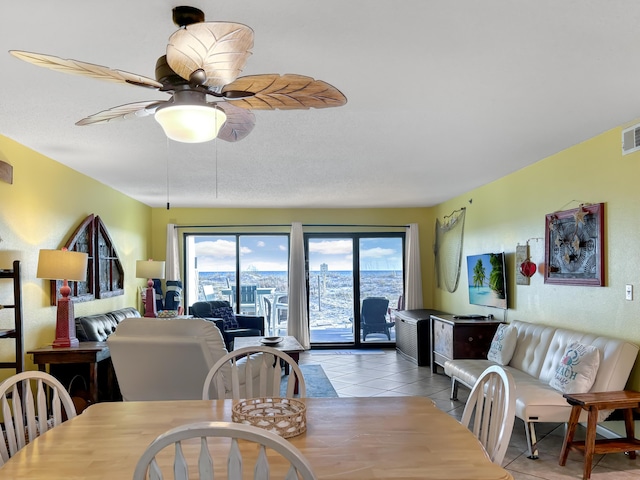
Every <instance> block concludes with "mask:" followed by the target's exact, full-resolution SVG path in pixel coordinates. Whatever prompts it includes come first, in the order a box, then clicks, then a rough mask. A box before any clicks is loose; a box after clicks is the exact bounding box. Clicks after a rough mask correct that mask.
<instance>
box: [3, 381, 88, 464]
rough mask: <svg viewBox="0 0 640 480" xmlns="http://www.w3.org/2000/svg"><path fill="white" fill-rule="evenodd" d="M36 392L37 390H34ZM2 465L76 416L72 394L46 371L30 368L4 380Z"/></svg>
mask: <svg viewBox="0 0 640 480" xmlns="http://www.w3.org/2000/svg"><path fill="white" fill-rule="evenodd" d="M34 392H35V394H34ZM0 411H1V412H2V418H3V419H4V423H3V425H4V426H3V427H1V428H0V432H1V433H2V434H3V435H2V436H3V437H4V438H0V466H2V465H4V464H5V462H6V461H7V460H9V458H11V457H12V456H13V455H15V453H16V452H17V451H18V450H20V449H21V448H22V447H24V446H25V445H26V444H27V443H29V442H30V441H31V440H33V439H34V438H36V437H37V436H39V435H42V434H43V433H44V432H46V431H47V430H49V429H51V428H53V427H55V426H56V425H59V424H61V423H62V422H63V421H64V419H65V417H63V411H64V413H65V414H66V418H67V419H70V418H73V417H75V416H76V409H75V407H74V405H73V401H72V400H71V395H69V393H68V392H67V391H66V390H65V388H64V386H63V385H62V384H61V383H60V382H59V381H58V380H57V379H56V378H54V377H53V376H51V375H49V374H48V373H46V372H40V371H36V370H30V371H26V372H22V373H18V374H16V375H12V376H11V377H9V378H7V379H6V380H4V381H3V382H2V383H0Z"/></svg>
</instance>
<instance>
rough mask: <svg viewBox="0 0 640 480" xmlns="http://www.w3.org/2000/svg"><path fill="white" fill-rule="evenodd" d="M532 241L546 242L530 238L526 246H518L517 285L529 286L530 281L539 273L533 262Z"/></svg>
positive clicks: (539, 238) (538, 238)
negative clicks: (530, 249)
mask: <svg viewBox="0 0 640 480" xmlns="http://www.w3.org/2000/svg"><path fill="white" fill-rule="evenodd" d="M531 240H535V241H536V242H537V241H538V240H544V239H543V238H542V237H536V238H530V239H529V240H527V243H526V244H525V245H520V244H518V245H517V246H516V285H529V283H530V281H529V279H530V278H531V277H533V275H534V274H535V273H536V271H537V269H538V268H537V266H536V263H535V262H534V261H533V260H531V253H530V252H529V242H530V241H531Z"/></svg>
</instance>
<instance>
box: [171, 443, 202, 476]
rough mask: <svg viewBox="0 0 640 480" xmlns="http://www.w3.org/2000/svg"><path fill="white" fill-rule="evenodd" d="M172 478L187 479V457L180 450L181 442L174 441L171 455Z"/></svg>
mask: <svg viewBox="0 0 640 480" xmlns="http://www.w3.org/2000/svg"><path fill="white" fill-rule="evenodd" d="M200 478H202V477H200ZM173 479H174V480H189V467H188V466H187V459H186V458H184V453H183V452H182V443H180V442H176V443H175V455H174V457H173Z"/></svg>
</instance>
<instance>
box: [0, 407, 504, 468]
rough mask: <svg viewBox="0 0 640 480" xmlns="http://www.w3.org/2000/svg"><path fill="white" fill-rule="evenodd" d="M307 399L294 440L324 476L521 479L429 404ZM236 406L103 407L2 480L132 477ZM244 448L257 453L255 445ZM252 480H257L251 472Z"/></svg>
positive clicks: (28, 450) (26, 451) (15, 462)
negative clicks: (158, 447) (146, 461)
mask: <svg viewBox="0 0 640 480" xmlns="http://www.w3.org/2000/svg"><path fill="white" fill-rule="evenodd" d="M299 400H300V401H302V402H304V403H305V406H306V424H307V427H306V431H305V432H304V433H302V434H300V435H297V436H294V437H290V438H288V440H289V441H290V442H291V443H292V444H293V445H295V446H296V447H297V448H298V449H299V450H300V451H301V452H302V454H303V455H304V456H305V457H306V458H307V459H308V461H309V462H310V464H311V466H312V467H313V470H314V472H315V474H316V475H317V478H318V479H350V480H365V479H366V480H371V479H394V480H399V479H423V480H425V479H467V480H499V479H500V480H502V479H504V480H508V479H513V477H512V476H511V475H510V474H509V472H507V471H506V470H504V469H503V468H502V467H500V466H499V465H496V464H494V463H492V462H491V461H490V460H489V458H488V456H487V454H486V452H485V450H484V448H483V447H482V445H481V444H480V442H479V441H478V440H477V439H476V438H475V437H474V436H473V434H472V433H471V432H470V431H469V430H468V429H467V428H465V427H464V426H463V425H461V424H460V423H459V422H458V421H457V420H456V419H455V418H454V417H452V416H450V415H448V414H447V413H446V412H444V411H442V410H440V409H438V408H437V407H436V406H435V405H434V403H433V401H432V400H430V399H428V398H426V397H417V396H401V397H341V398H303V399H299ZM235 402H236V401H234V400H178V401H145V402H104V403H97V404H94V405H92V406H90V407H89V408H87V409H86V410H85V411H84V412H83V413H82V414H80V415H78V416H77V417H75V418H73V419H71V420H68V421H66V422H64V423H62V424H61V425H58V426H56V427H55V428H53V429H51V430H49V431H48V432H46V433H44V434H43V435H41V436H39V437H37V438H36V439H34V441H32V442H31V443H29V444H28V445H26V446H25V447H23V448H22V449H21V450H19V451H18V452H17V453H16V454H15V455H14V456H13V457H12V458H10V459H9V461H8V462H7V463H5V465H4V466H3V467H0V478H14V479H29V480H38V479H47V480H56V479H65V480H68V479H83V480H93V479H100V480H106V479H114V480H115V479H118V480H124V479H130V478H132V475H133V471H134V469H135V466H136V463H137V461H138V459H139V458H140V456H141V455H142V453H143V452H144V450H145V449H146V448H147V446H148V445H149V444H150V443H151V442H152V441H153V440H154V439H155V438H156V437H157V436H158V435H160V434H161V433H163V432H165V431H166V430H168V429H170V428H173V427H176V426H179V425H182V424H187V423H192V422H207V421H231V415H232V407H233V405H234V403H235ZM241 449H242V451H243V454H244V453H245V450H246V451H248V452H251V451H253V450H250V446H249V445H242V446H241ZM169 450H172V449H169ZM224 453H226V452H224ZM216 455H218V453H216V452H214V453H213V456H214V462H217V463H216V464H220V465H221V468H222V469H223V470H224V468H226V465H225V463H226V462H225V460H224V459H223V458H225V457H224V456H222V457H221V458H219V459H217V457H216ZM220 455H223V453H220ZM270 461H271V460H270ZM166 462H167V463H168V464H169V465H170V459H169V458H167V459H166ZM270 467H271V474H272V476H271V478H284V471H281V465H280V464H279V463H278V459H277V458H276V459H274V463H273V464H272V465H270ZM284 468H285V467H284V462H282V469H284ZM280 473H282V474H281V475H279V474H280ZM246 475H247V478H253V477H252V470H251V468H246ZM216 478H217V477H216ZM220 478H224V477H220Z"/></svg>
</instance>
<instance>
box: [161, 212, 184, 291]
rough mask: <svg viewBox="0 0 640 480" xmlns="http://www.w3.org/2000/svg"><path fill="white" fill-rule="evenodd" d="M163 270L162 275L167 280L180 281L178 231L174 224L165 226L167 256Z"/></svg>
mask: <svg viewBox="0 0 640 480" xmlns="http://www.w3.org/2000/svg"><path fill="white" fill-rule="evenodd" d="M164 268H165V273H164V275H165V278H166V279H167V280H180V254H179V252H178V229H177V228H176V225H175V224H174V223H169V224H167V255H166V258H165V264H164Z"/></svg>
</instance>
